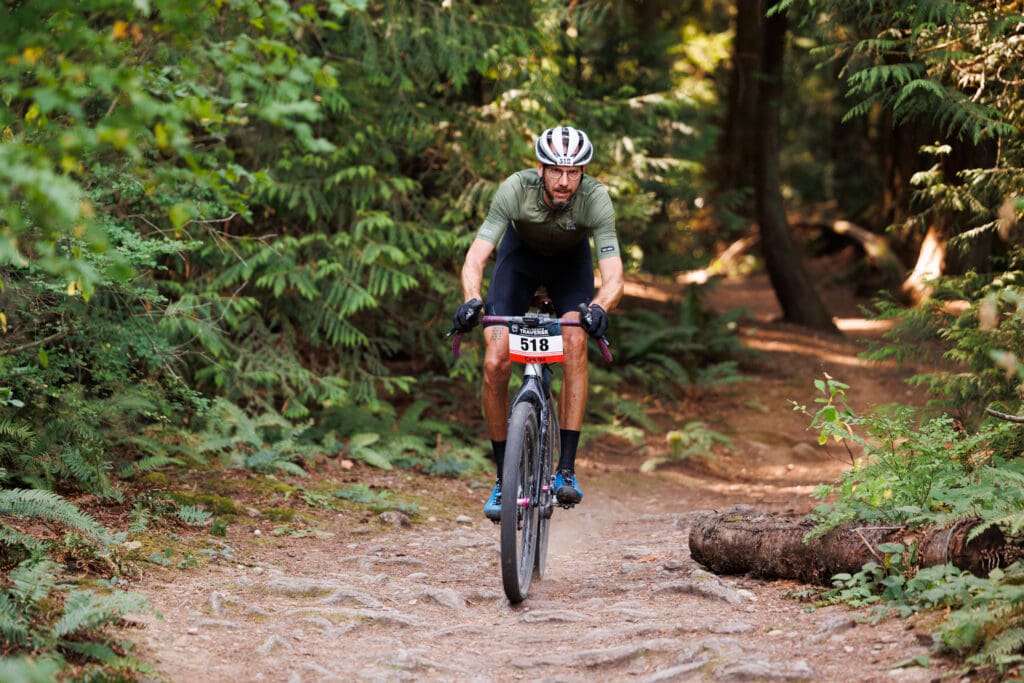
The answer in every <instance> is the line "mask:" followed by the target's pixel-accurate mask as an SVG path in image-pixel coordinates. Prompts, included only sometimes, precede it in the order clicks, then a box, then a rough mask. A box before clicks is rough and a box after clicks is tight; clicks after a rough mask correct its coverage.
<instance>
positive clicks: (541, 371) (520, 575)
mask: <svg viewBox="0 0 1024 683" xmlns="http://www.w3.org/2000/svg"><path fill="white" fill-rule="evenodd" d="M539 308H540V310H539V311H537V312H531V313H527V314H526V315H521V316H484V317H483V318H482V319H481V322H482V323H483V324H485V325H486V324H502V325H507V326H508V327H509V357H510V359H511V360H512V361H513V362H516V363H521V364H523V384H522V386H521V387H520V389H519V391H518V392H517V393H516V395H515V397H514V398H513V399H512V402H511V405H510V408H509V418H508V440H507V442H506V446H505V464H504V467H503V469H502V473H501V517H500V520H499V524H500V525H501V578H502V584H503V586H504V589H505V595H506V596H507V597H508V600H509V602H511V603H512V604H517V603H520V602H522V601H523V600H525V599H526V594H527V592H528V591H529V589H530V582H531V579H532V578H533V576H534V575H536V577H537V579H538V580H539V579H542V578H543V576H544V565H545V562H546V560H547V550H548V532H549V526H550V523H551V515H552V513H553V512H554V508H555V506H559V507H563V508H571V507H572V505H563V504H561V503H558V501H557V500H556V498H555V495H554V463H555V462H557V461H558V454H557V450H558V444H559V431H560V430H559V424H558V408H557V404H556V403H555V401H554V397H553V396H552V392H551V368H550V365H551V364H553V363H558V362H561V360H562V357H563V356H562V331H561V328H562V327H563V326H566V327H579V326H580V321H579V320H572V319H566V318H557V317H554V316H553V315H552V314H553V313H554V312H555V308H554V305H553V304H552V303H551V301H550V299H547V298H544V299H541V300H540V302H539ZM580 314H581V315H582V316H587V315H589V314H590V311H589V309H588V308H587V306H586V304H580ZM454 334H455V339H454V340H453V342H452V353H453V354H454V355H455V356H456V357H458V356H459V345H460V343H461V340H462V333H459V332H456V333H454ZM599 346H600V349H601V355H602V357H603V358H604V359H605V361H608V362H610V361H611V360H612V356H611V352H610V350H609V347H608V341H607V340H606V339H601V340H599Z"/></svg>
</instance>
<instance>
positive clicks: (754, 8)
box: [713, 0, 765, 216]
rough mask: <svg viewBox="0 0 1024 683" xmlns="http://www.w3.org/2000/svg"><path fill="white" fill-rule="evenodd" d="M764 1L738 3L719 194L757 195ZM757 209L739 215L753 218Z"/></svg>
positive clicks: (720, 150)
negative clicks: (754, 156) (754, 161)
mask: <svg viewBox="0 0 1024 683" xmlns="http://www.w3.org/2000/svg"><path fill="white" fill-rule="evenodd" d="M764 5H765V3H764V0H736V20H735V23H734V27H735V37H734V39H733V53H732V69H731V70H730V71H729V80H728V86H727V89H726V93H725V100H726V114H725V122H724V125H723V126H722V136H721V137H720V138H719V140H718V150H717V153H716V155H715V158H716V159H717V164H716V167H715V169H714V171H713V172H714V175H715V183H716V186H717V191H718V192H722V193H729V192H735V191H738V190H747V191H753V188H754V169H753V166H752V165H751V163H750V150H752V149H754V145H755V142H756V140H757V127H756V126H755V125H754V121H755V120H756V118H757V93H758V82H759V75H760V70H761V35H762V31H763V24H764V13H765V6H764ZM752 210H753V207H751V206H750V205H749V204H748V205H747V206H745V207H744V206H741V207H739V208H738V209H737V211H738V212H739V213H740V214H741V215H744V216H750V215H751V213H752Z"/></svg>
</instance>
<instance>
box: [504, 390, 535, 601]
mask: <svg viewBox="0 0 1024 683" xmlns="http://www.w3.org/2000/svg"><path fill="white" fill-rule="evenodd" d="M539 458H540V436H539V430H538V425H537V413H536V410H535V409H534V407H533V405H532V404H530V403H527V402H522V403H518V404H516V405H515V406H514V407H513V408H512V415H511V417H509V420H508V442H507V444H506V447H505V465H504V468H503V470H502V475H501V580H502V583H503V584H504V586H505V595H506V596H508V600H509V602H511V603H513V604H515V603H519V602H522V601H523V600H525V599H526V593H527V591H528V590H529V589H530V578H531V577H532V575H533V569H534V559H535V557H536V552H537V521H538V512H537V511H538V508H537V499H536V496H537V492H538V490H539V482H538V475H539V467H538V465H539Z"/></svg>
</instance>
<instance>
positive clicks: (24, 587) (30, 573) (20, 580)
mask: <svg viewBox="0 0 1024 683" xmlns="http://www.w3.org/2000/svg"><path fill="white" fill-rule="evenodd" d="M56 571H57V564H56V563H55V562H53V561H51V560H35V561H33V560H29V561H26V562H22V563H21V564H20V565H18V566H17V567H16V568H15V569H14V570H13V571H11V575H10V577H9V579H10V582H11V585H10V587H9V588H8V589H7V593H8V594H9V595H10V596H11V598H13V600H14V601H15V602H16V603H17V604H18V605H20V606H21V608H22V609H23V610H26V611H28V612H30V613H31V612H33V611H34V610H35V608H34V607H33V606H34V605H35V603H38V602H41V601H42V600H44V599H46V598H47V597H48V596H49V595H50V593H51V592H52V591H53V588H54V586H55V585H56Z"/></svg>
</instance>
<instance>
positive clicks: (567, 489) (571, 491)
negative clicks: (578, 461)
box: [555, 470, 583, 505]
mask: <svg viewBox="0 0 1024 683" xmlns="http://www.w3.org/2000/svg"><path fill="white" fill-rule="evenodd" d="M555 498H556V499H558V502H559V503H561V504H562V505H575V504H576V503H579V502H580V501H581V500H583V490H582V489H581V488H580V485H579V482H577V481H576V475H575V474H573V473H572V472H570V471H569V470H559V471H558V474H556V475H555Z"/></svg>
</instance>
